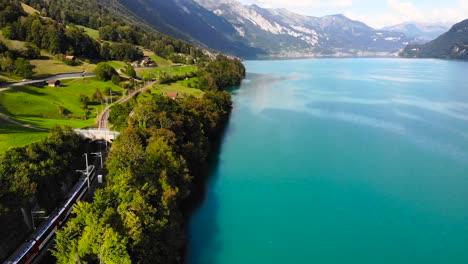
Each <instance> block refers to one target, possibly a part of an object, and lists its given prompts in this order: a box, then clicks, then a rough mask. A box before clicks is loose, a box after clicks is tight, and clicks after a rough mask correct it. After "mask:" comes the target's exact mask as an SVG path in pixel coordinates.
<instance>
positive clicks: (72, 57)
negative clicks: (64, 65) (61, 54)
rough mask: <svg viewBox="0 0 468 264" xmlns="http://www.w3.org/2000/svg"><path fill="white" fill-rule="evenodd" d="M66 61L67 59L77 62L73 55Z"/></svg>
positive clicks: (67, 57)
mask: <svg viewBox="0 0 468 264" xmlns="http://www.w3.org/2000/svg"><path fill="white" fill-rule="evenodd" d="M65 59H67V60H72V61H76V57H75V56H73V55H69V56H66V57H65Z"/></svg>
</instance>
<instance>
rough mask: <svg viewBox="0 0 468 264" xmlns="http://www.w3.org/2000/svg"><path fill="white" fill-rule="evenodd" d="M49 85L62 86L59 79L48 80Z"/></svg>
mask: <svg viewBox="0 0 468 264" xmlns="http://www.w3.org/2000/svg"><path fill="white" fill-rule="evenodd" d="M47 85H48V86H50V87H60V81H59V80H48V81H47Z"/></svg>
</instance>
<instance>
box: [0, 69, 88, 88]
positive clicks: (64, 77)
mask: <svg viewBox="0 0 468 264" xmlns="http://www.w3.org/2000/svg"><path fill="white" fill-rule="evenodd" d="M94 76H95V75H94V74H92V73H83V72H76V73H65V74H58V75H54V76H51V77H48V78H45V79H39V80H28V81H24V82H16V83H9V84H6V85H2V86H0V90H1V89H7V88H10V87H15V86H22V85H29V84H34V83H38V82H47V81H49V80H67V79H78V78H90V77H94Z"/></svg>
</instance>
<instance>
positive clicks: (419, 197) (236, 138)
mask: <svg viewBox="0 0 468 264" xmlns="http://www.w3.org/2000/svg"><path fill="white" fill-rule="evenodd" d="M245 65H246V68H247V72H248V74H247V77H246V79H245V81H244V82H243V84H242V85H241V87H240V88H239V89H238V90H236V91H235V92H234V93H233V100H234V109H233V113H232V116H231V120H230V123H229V126H228V128H227V132H226V135H225V137H224V140H223V142H222V147H221V151H220V154H219V162H218V165H217V167H216V168H215V169H214V172H213V175H212V176H211V178H210V180H209V182H208V186H207V193H206V199H205V201H204V202H203V204H201V205H200V208H199V209H198V210H196V211H195V213H194V216H193V218H192V220H191V222H190V227H189V229H190V230H189V253H188V263H190V264H241V263H257V264H258V263H268V264H276V263H278V264H279V263H281V264H285V263H319V264H328V263H333V264H334V263H336V264H338V263H339V264H344V263H356V264H380V263H392V264H397V263H398V264H402V263H404V264H406V263H408V264H410V263H411V264H419V263H421V264H431V263H448V264H458V263H460V264H466V263H468V63H464V62H457V61H443V60H406V59H314V60H283V61H281V60H279V61H246V62H245Z"/></svg>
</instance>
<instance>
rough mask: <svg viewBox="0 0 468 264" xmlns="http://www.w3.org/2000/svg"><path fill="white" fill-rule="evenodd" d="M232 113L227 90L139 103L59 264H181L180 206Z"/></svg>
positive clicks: (62, 240) (67, 233)
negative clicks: (103, 184)
mask: <svg viewBox="0 0 468 264" xmlns="http://www.w3.org/2000/svg"><path fill="white" fill-rule="evenodd" d="M230 109H231V99H230V95H229V93H227V92H225V91H208V92H206V94H205V95H204V97H203V98H201V99H196V98H193V97H190V98H187V99H183V100H172V99H170V98H168V97H166V96H160V95H156V96H154V97H153V99H152V100H149V101H144V102H142V103H140V104H137V105H136V106H135V107H134V109H133V115H132V116H131V117H129V118H128V120H127V122H128V127H127V128H125V129H124V130H123V132H122V134H121V136H120V137H119V139H118V140H117V142H115V143H114V145H113V148H112V151H111V153H110V156H109V158H108V161H107V163H106V169H107V170H108V174H107V186H106V187H105V188H104V189H102V190H99V191H98V192H96V196H95V199H94V201H93V202H92V203H79V205H78V206H77V207H76V209H75V210H74V214H76V218H74V219H73V220H71V221H70V222H69V223H68V224H67V226H66V227H65V228H64V229H63V230H62V231H60V232H58V234H57V242H56V247H55V251H54V255H55V256H56V257H57V259H58V263H71V262H73V263H75V262H82V261H83V262H86V263H182V256H183V249H184V246H185V231H184V217H183V214H182V211H181V203H182V201H184V200H185V199H187V197H188V195H189V194H190V188H191V182H192V180H193V178H194V177H200V175H201V173H202V172H203V169H204V166H206V164H207V157H208V154H209V152H210V150H211V145H210V142H214V140H215V138H216V137H217V136H219V135H220V133H221V131H222V129H223V127H224V124H225V123H226V121H227V119H228V116H229V112H230Z"/></svg>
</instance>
